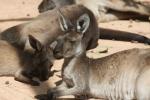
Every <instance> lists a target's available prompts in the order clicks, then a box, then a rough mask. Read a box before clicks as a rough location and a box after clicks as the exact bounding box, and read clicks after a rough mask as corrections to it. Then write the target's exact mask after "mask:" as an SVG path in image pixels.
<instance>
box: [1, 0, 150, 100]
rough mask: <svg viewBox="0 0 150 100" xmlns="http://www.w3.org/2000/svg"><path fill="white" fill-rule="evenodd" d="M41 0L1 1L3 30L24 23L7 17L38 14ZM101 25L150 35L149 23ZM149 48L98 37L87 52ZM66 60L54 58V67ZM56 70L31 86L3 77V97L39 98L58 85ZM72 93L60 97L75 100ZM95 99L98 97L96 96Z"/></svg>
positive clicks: (95, 55)
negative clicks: (97, 44)
mask: <svg viewBox="0 0 150 100" xmlns="http://www.w3.org/2000/svg"><path fill="white" fill-rule="evenodd" d="M40 2H41V0H0V15H1V16H0V30H1V31H2V30H4V29H6V28H8V27H11V26H13V25H17V24H20V23H24V22H25V21H20V20H8V21H7V20H6V19H21V18H32V17H34V16H36V15H38V12H37V5H38V4H39V3H40ZM3 20H5V21H3ZM99 26H101V27H105V28H106V27H107V28H111V29H118V30H123V31H129V32H136V33H137V34H142V35H145V36H147V37H150V22H137V21H132V22H131V20H130V21H114V22H109V23H100V24H99ZM135 47H137V48H149V46H148V45H144V44H140V43H131V42H121V41H111V40H99V46H98V47H97V48H95V49H93V50H92V51H88V53H87V55H88V56H89V57H92V58H99V57H104V56H107V55H110V54H112V53H115V52H118V51H122V50H125V49H130V48H135ZM103 49H108V52H105V53H99V51H100V50H103ZM62 62H63V60H59V61H55V64H54V69H56V70H60V69H61V64H62ZM58 75H60V72H58V73H56V74H55V75H54V76H53V77H51V78H50V79H49V80H48V81H46V82H44V83H42V84H41V86H38V87H37V86H31V85H28V84H24V83H21V82H18V81H15V80H14V78H13V77H0V100H10V99H11V100H36V99H35V98H34V96H35V95H37V94H43V93H46V92H47V89H48V88H50V87H54V86H55V84H54V83H55V82H56V81H58V80H59V79H60V78H58V77H57V76H58ZM72 98H73V96H67V97H62V99H61V100H73V99H72ZM93 100H95V99H93Z"/></svg>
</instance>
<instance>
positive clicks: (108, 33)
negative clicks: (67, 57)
mask: <svg viewBox="0 0 150 100" xmlns="http://www.w3.org/2000/svg"><path fill="white" fill-rule="evenodd" d="M76 1H77V0H76ZM80 1H83V0H80ZM106 1H108V0H105V1H103V0H99V2H104V3H105V2H106ZM118 1H119V0H118ZM127 1H128V0H127ZM127 1H124V2H126V3H127ZM109 2H112V1H109ZM114 2H117V1H115V0H114ZM114 2H112V3H114ZM131 2H133V0H131ZM74 3H75V1H73V0H43V1H42V2H41V4H40V5H39V8H38V9H39V12H45V11H47V10H52V9H54V8H62V7H64V6H67V5H71V4H74ZM87 3H89V4H91V5H93V3H94V2H93V1H92V2H91V1H87ZM81 4H83V5H85V4H86V3H81ZM136 4H137V3H135V5H136ZM139 5H140V4H139ZM141 5H142V4H141ZM93 6H94V5H93ZM94 7H97V6H94ZM121 7H122V5H121ZM127 7H128V5H127ZM69 9H70V10H69V11H70V12H73V13H74V10H72V7H71V6H70V8H69ZM78 9H79V10H78V12H81V11H82V10H83V9H80V8H79V7H78ZM133 9H136V10H137V8H134V7H133ZM107 10H109V9H107ZM128 10H129V11H130V9H128ZM145 10H146V11H147V10H148V9H146V8H145ZM92 11H93V10H92ZM95 11H96V10H95ZM140 11H141V10H139V13H140V14H142V11H141V12H140ZM111 12H112V14H113V16H116V17H115V18H119V19H126V18H132V16H133V17H135V18H136V17H140V18H141V16H140V15H137V14H134V13H127V15H126V14H124V12H122V13H121V12H115V11H111ZM109 13H110V11H109ZM118 14H119V15H118ZM129 14H130V15H129ZM41 15H43V14H41ZM73 15H76V14H73ZM102 15H103V14H101V16H100V19H101V22H104V21H105V19H108V20H113V18H111V16H110V14H107V12H106V14H104V15H105V16H102ZM107 16H110V17H107ZM109 18H110V19H109ZM142 18H143V17H142ZM103 19H104V20H103ZM100 39H113V40H114V39H115V40H121V41H138V42H140V43H147V44H150V39H148V38H147V37H145V36H141V35H138V34H135V33H131V32H123V31H118V30H112V29H107V28H102V27H100Z"/></svg>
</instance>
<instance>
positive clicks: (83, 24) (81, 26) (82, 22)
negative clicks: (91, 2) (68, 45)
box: [77, 14, 90, 33]
mask: <svg viewBox="0 0 150 100" xmlns="http://www.w3.org/2000/svg"><path fill="white" fill-rule="evenodd" d="M89 25H90V17H89V15H88V14H83V15H82V16H80V17H79V19H78V20H77V32H80V33H85V32H86V31H87V29H88V28H89Z"/></svg>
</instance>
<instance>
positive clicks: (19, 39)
mask: <svg viewBox="0 0 150 100" xmlns="http://www.w3.org/2000/svg"><path fill="white" fill-rule="evenodd" d="M83 13H87V14H88V15H89V16H90V20H91V24H90V26H89V28H88V30H87V31H86V33H85V36H84V38H83V39H84V40H85V39H86V40H85V41H86V42H87V44H88V46H87V49H93V48H95V47H96V46H97V44H98V43H97V40H98V39H99V34H97V33H99V28H98V24H97V21H96V19H95V16H94V15H93V13H92V12H91V11H90V10H88V9H87V8H86V7H84V6H82V5H71V6H68V7H63V8H61V9H60V11H59V10H58V9H54V10H51V11H47V12H45V13H42V14H41V15H39V16H38V17H37V18H35V19H34V20H32V21H30V22H27V23H23V24H20V25H17V26H14V27H11V28H9V29H7V30H5V31H3V32H2V33H1V39H2V40H6V41H8V42H9V43H11V44H13V45H15V46H17V47H20V48H23V49H24V48H25V49H28V48H30V45H29V44H28V43H27V42H26V41H27V39H28V38H27V36H28V35H29V34H30V35H32V36H34V37H35V38H36V39H38V40H39V41H41V43H42V44H50V43H51V42H53V41H54V40H55V39H56V38H57V37H58V36H60V35H64V34H65V33H66V32H67V31H68V27H66V28H65V30H66V31H65V32H64V31H62V30H61V28H60V25H59V20H63V21H64V23H63V24H64V25H66V24H67V23H68V21H66V20H65V19H68V20H69V21H71V22H72V23H73V24H74V25H76V23H75V22H76V20H77V19H78V18H79V16H81V15H82V14H83ZM64 16H65V18H64ZM84 20H86V19H83V18H82V20H80V23H79V24H80V25H81V27H82V25H83V24H82V22H83V21H84ZM70 26H71V25H70Z"/></svg>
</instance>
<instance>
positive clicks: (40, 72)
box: [29, 35, 54, 81]
mask: <svg viewBox="0 0 150 100" xmlns="http://www.w3.org/2000/svg"><path fill="white" fill-rule="evenodd" d="M29 42H30V45H31V47H32V48H33V49H35V51H34V54H33V61H32V68H31V71H30V75H31V76H32V77H36V78H39V79H40V81H45V80H47V79H48V78H49V75H50V71H51V67H52V66H53V60H54V59H53V50H52V48H51V47H50V46H49V45H42V44H41V43H40V41H38V40H37V39H35V38H34V37H33V36H31V35H29Z"/></svg>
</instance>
